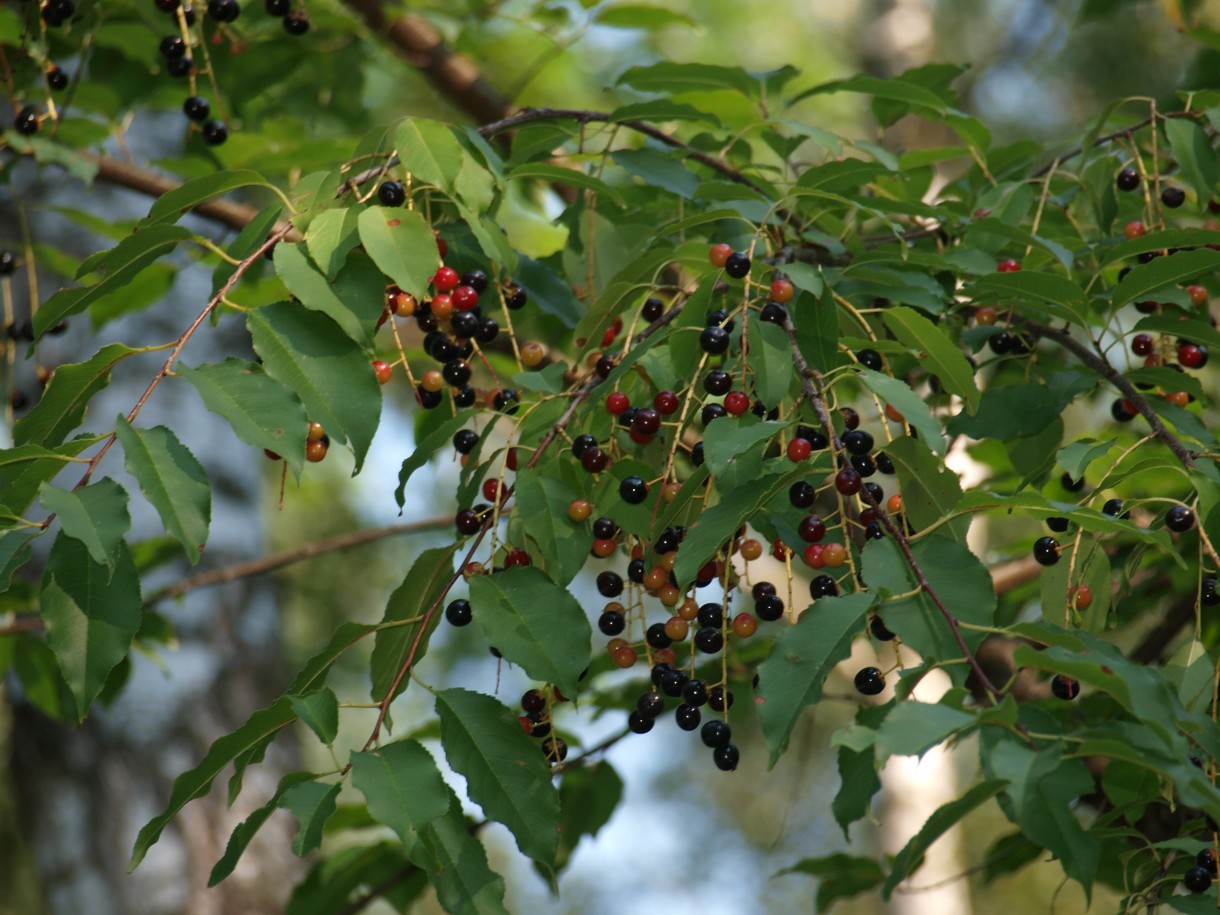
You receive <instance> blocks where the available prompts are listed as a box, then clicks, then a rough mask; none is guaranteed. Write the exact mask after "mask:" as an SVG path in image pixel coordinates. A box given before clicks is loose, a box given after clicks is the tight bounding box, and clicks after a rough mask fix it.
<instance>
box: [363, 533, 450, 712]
mask: <svg viewBox="0 0 1220 915" xmlns="http://www.w3.org/2000/svg"><path fill="white" fill-rule="evenodd" d="M456 550H457V544H456V543H452V544H450V545H449V546H444V547H436V548H434V549H431V550H425V551H424V552H423V553H420V554H419V556H418V558H417V559H416V560H415V562H414V564H412V566H411V570H410V571H409V572H407V574H406V577H405V578H404V579H403V581H402V584H400V585H399V586H398V587H397V588H395V589H394V593H393V594H391V595H390V599H389V601H388V602H387V603H386V608H385V615H384V616H383V617H382V620H381V626H382V627H383V628H380V629H379V630H378V632H377V638H376V641H375V642H374V643H373V657H372V660H371V661H370V662H369V674H370V676H371V677H372V681H373V689H372V698H373V701H375V702H382V701H383V700H384V699H385V697H386V696H387V695H388V694H389V692H390V688H391V687H392V686H394V681H395V679H397V678H398V676H399V673H400V671H401V670H402V667H403V665H404V664H405V663H406V662H407V658H408V657H412V658H413V661H412V663H416V664H417V663H419V661H420V659H421V658H423V656H424V654H425V653H426V652H427V650H428V642H429V640H430V639H431V638H432V633H433V632H434V631H435V630H436V626H437V623H439V622H440V619H441V616H442V615H443V613H442V612H441V611H440V609H439V608H433V606H432V605H433V604H434V603H436V602H437V601H438V600H440V598H441V595H442V594H443V593H444V591H445V587H446V586H447V585H448V584H449V582H450V581H451V580H452V578H453V554H454V552H455V551H456ZM429 609H432V614H431V616H428V617H427V618H426V619H424V618H423V617H424V615H425V614H426V613H427V612H428V610H429ZM411 619H415V620H417V621H416V622H411V623H405V622H404V621H405V620H411ZM387 623H403V625H398V626H393V627H389V626H386V624H387ZM412 652H413V653H414V654H412ZM409 683H410V680H409V679H406V678H404V679H403V680H402V682H401V683H399V684H398V685H397V689H396V690H395V692H394V695H395V696H397V695H399V694H400V693H401V692H402V691H403V690H404V689H406V688H407V684H409Z"/></svg>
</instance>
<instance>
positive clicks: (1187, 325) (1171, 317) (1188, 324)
mask: <svg viewBox="0 0 1220 915" xmlns="http://www.w3.org/2000/svg"><path fill="white" fill-rule="evenodd" d="M1132 330H1139V331H1144V332H1146V333H1160V334H1168V335H1170V336H1173V337H1185V338H1186V339H1187V340H1190V341H1192V342H1194V343H1205V344H1207V346H1209V347H1218V348H1220V332H1217V331H1216V329H1215V328H1214V327H1212V326H1211V325H1210V324H1209V323H1207V322H1206V321H1199V320H1197V319H1194V318H1186V317H1183V316H1182V315H1179V314H1164V315H1147V316H1145V317H1143V318H1140V320H1139V321H1138V322H1136V325H1135V327H1133V328H1132ZM1170 371H1173V370H1172V369H1170ZM1175 374H1177V373H1176V372H1175Z"/></svg>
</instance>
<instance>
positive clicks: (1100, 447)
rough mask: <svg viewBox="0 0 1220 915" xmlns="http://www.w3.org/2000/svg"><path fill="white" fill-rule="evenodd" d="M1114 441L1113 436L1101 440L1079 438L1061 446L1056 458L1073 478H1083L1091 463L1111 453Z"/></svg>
mask: <svg viewBox="0 0 1220 915" xmlns="http://www.w3.org/2000/svg"><path fill="white" fill-rule="evenodd" d="M1114 441H1115V440H1114V439H1112V438H1111V439H1107V440H1105V441H1100V442H1099V441H1098V440H1097V439H1093V438H1082V439H1078V440H1077V441H1074V442H1072V444H1070V445H1065V446H1064V447H1062V448H1060V449H1059V452H1058V454H1056V455H1055V460H1056V461H1057V462H1058V464H1059V466H1060V467H1062V468H1063V469H1064V471H1066V472H1067V473H1068V474H1069V475H1070V476H1071V478H1072V479H1073V480H1082V479H1084V472H1085V471H1086V470H1087V469H1088V467H1089V465H1090V464H1092V463H1093V462H1094V461H1096V460H1098V459H1100V458H1102V457H1104V456H1105V455H1107V454H1109V452H1110V450H1111V449H1112V448H1113V447H1114Z"/></svg>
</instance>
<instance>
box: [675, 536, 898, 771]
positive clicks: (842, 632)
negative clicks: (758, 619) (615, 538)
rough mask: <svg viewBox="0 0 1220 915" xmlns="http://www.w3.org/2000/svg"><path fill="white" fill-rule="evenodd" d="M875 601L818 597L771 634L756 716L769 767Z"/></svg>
mask: <svg viewBox="0 0 1220 915" xmlns="http://www.w3.org/2000/svg"><path fill="white" fill-rule="evenodd" d="M680 552H681V551H679V553H680ZM873 603H874V598H873V596H872V595H870V594H867V593H863V592H858V593H855V594H847V595H844V596H842V597H833V598H822V599H821V600H819V601H817V602H816V603H815V604H813V605H812V606H811V607H810V608H809V609H808V610H806V611H805V612H804V613H802V614H801V616H800V619H798V620H797V621H796V625H795V626H791V627H789V628H787V629H785V630H784V631H783V632H781V633H780V634H779V635H777V636H776V637H775V643H774V644H773V645H772V647H771V654H770V655H769V656H768V657H767V660H765V661H763V663H762V664H760V665H759V667H758V678H759V685H758V699H759V705H758V719H759V722H760V723H761V724H762V730H763V736H764V737H765V738H766V740H767V746H768V747H770V749H771V759H770V762H769V763H768V767H774V765H775V763H776V762H777V761H778V760H779V758H780V756H782V755H783V753H784V751H785V750H786V749H787V748H788V738H789V736H790V735H791V734H792V728H793V727H794V726H795V725H796V722H797V719H799V718H800V716H801V713H802V712H804V710H805V708H806V707H807V706H809V705H812V704H813V703H815V702H817V701H818V700H819V699H820V698H821V697H822V686H823V684H825V682H826V678H827V677H828V676H829V675H830V671H831V669H832V668H833V667H834V666H835V665H836V664H838V663H839V662H840V661H842V660H843V659H845V658H846V657H847V656H848V655H849V654H850V653H851V643H852V640H853V639H854V638H855V637H856V636H857V635H858V634H859V633H860V632H861V631H863V627H864V615H865V614H866V613H867V612H868V611H869V609H870V608H871V607H872V606H873Z"/></svg>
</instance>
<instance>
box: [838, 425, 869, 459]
mask: <svg viewBox="0 0 1220 915" xmlns="http://www.w3.org/2000/svg"><path fill="white" fill-rule="evenodd" d="M843 447H844V448H846V449H847V450H848V451H850V452H851V453H852V454H868V453H869V452H870V451H872V450H873V437H872V436H871V435H869V434H868V433H867V432H864V431H862V430H860V429H852V430H851V431H850V432H848V433H846V434H845V435H844V436H843Z"/></svg>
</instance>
